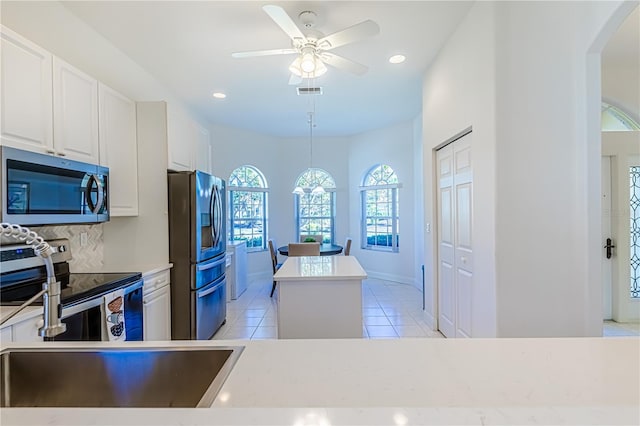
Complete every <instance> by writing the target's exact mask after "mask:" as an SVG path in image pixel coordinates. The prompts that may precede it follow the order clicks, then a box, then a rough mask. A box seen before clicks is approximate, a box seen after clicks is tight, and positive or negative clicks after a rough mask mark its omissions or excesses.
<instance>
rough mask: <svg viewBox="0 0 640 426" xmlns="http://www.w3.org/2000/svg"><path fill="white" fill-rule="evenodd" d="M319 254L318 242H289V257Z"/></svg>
mask: <svg viewBox="0 0 640 426" xmlns="http://www.w3.org/2000/svg"><path fill="white" fill-rule="evenodd" d="M294 256H320V243H289V257H294Z"/></svg>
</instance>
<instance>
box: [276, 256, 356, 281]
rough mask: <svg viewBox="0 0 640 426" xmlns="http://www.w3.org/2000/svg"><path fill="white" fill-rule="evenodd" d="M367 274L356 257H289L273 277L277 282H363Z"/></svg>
mask: <svg viewBox="0 0 640 426" xmlns="http://www.w3.org/2000/svg"><path fill="white" fill-rule="evenodd" d="M365 278H367V273H366V272H365V270H364V269H362V266H360V263H359V262H358V259H356V258H355V257H354V256H300V257H289V258H288V259H287V260H286V261H285V262H284V264H283V265H282V267H281V268H280V269H278V271H277V272H276V273H275V275H274V276H273V279H274V280H275V281H299V280H301V279H303V280H305V279H312V280H336V279H341V280H349V279H353V280H356V279H357V280H362V279H365Z"/></svg>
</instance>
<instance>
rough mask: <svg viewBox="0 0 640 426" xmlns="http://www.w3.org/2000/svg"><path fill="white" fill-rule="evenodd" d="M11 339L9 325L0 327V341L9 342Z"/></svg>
mask: <svg viewBox="0 0 640 426" xmlns="http://www.w3.org/2000/svg"><path fill="white" fill-rule="evenodd" d="M12 341H13V334H12V329H11V326H10V325H8V326H5V327H2V328H0V343H9V342H12Z"/></svg>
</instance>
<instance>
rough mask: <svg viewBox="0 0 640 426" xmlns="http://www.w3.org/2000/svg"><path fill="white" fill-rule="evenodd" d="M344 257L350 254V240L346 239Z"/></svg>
mask: <svg viewBox="0 0 640 426" xmlns="http://www.w3.org/2000/svg"><path fill="white" fill-rule="evenodd" d="M343 253H344V255H345V256H349V254H350V253H351V238H349V237H347V239H346V240H345V242H344V251H343Z"/></svg>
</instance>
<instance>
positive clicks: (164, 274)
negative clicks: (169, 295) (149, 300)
mask: <svg viewBox="0 0 640 426" xmlns="http://www.w3.org/2000/svg"><path fill="white" fill-rule="evenodd" d="M142 280H143V281H144V294H145V295H146V294H149V293H151V292H152V291H155V290H158V289H159V288H162V287H164V286H166V285H169V283H170V282H171V274H170V273H169V270H168V269H165V270H163V271H160V272H156V273H155V274H150V275H142Z"/></svg>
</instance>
